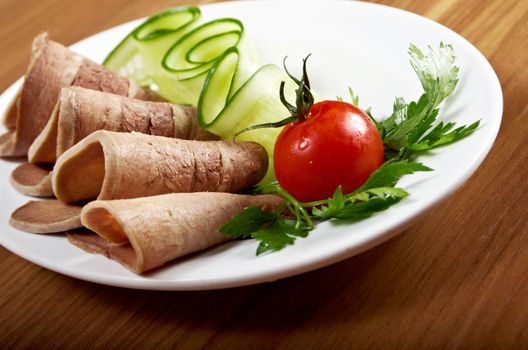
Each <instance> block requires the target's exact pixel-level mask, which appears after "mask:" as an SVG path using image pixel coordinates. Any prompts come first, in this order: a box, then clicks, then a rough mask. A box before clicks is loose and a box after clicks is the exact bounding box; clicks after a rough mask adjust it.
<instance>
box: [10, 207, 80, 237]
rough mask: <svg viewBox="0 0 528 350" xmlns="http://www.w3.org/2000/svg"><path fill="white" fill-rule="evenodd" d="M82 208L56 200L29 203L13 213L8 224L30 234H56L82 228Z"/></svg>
mask: <svg viewBox="0 0 528 350" xmlns="http://www.w3.org/2000/svg"><path fill="white" fill-rule="evenodd" d="M81 209H82V207H80V206H77V205H67V204H64V203H62V202H61V201H58V200H56V199H50V200H44V201H29V202H28V203H26V204H25V205H23V206H21V207H20V208H18V209H17V210H15V211H14V212H13V214H12V215H11V219H10V220H9V224H10V225H11V226H13V227H14V228H16V229H18V230H21V231H25V232H30V233H56V232H64V231H68V230H73V229H76V228H79V227H82V224H81V219H80V214H81Z"/></svg>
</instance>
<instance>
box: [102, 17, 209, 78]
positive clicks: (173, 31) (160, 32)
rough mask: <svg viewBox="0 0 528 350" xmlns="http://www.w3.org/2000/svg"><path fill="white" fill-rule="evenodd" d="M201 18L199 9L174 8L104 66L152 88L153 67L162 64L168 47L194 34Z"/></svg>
mask: <svg viewBox="0 0 528 350" xmlns="http://www.w3.org/2000/svg"><path fill="white" fill-rule="evenodd" d="M200 16H201V12H200V9H199V8H198V7H195V6H189V7H177V8H171V9H168V10H166V11H163V12H161V13H158V14H156V15H154V16H152V17H149V18H148V19H147V20H146V21H145V22H143V23H142V24H140V25H139V26H138V27H136V28H135V29H134V30H133V31H132V32H131V33H130V34H128V35H127V36H126V37H125V38H124V39H123V40H122V41H121V42H120V43H119V44H118V45H117V46H116V47H115V48H114V49H113V50H112V52H110V54H109V55H108V56H107V57H106V59H105V60H104V62H103V65H105V66H106V67H107V68H109V69H111V70H113V71H115V72H117V73H119V74H121V75H124V76H127V77H129V78H131V79H133V80H135V81H137V82H138V83H140V84H142V85H148V84H149V83H150V81H149V80H151V79H150V78H149V76H150V72H151V69H148V68H149V66H150V68H153V67H152V66H153V65H156V64H157V63H158V62H160V61H161V58H162V57H163V55H164V54H165V52H166V51H167V47H168V46H170V45H171V44H172V43H173V42H174V41H176V40H178V39H179V38H180V37H181V36H183V35H184V34H185V33H187V32H188V31H189V30H191V29H192V28H193V26H195V25H196V22H197V21H198V20H199V18H200ZM156 69H159V66H158V67H156Z"/></svg>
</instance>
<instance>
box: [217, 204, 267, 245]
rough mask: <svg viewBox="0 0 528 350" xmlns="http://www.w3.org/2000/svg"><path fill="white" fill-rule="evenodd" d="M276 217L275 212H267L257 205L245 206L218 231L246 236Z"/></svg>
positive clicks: (237, 236) (232, 235)
mask: <svg viewBox="0 0 528 350" xmlns="http://www.w3.org/2000/svg"><path fill="white" fill-rule="evenodd" d="M276 219H277V215H276V214H275V213H268V212H266V211H263V210H261V209H260V208H258V207H255V206H253V207H247V208H245V209H244V210H242V212H240V213H239V214H238V215H235V216H234V217H233V218H232V219H231V221H229V222H228V223H227V224H225V225H224V226H222V227H221V228H220V230H219V231H220V232H222V233H225V234H226V235H228V236H231V237H234V238H248V237H251V233H252V232H254V231H256V230H258V229H259V228H260V227H262V226H264V225H268V224H271V223H273V222H274V221H275V220H276Z"/></svg>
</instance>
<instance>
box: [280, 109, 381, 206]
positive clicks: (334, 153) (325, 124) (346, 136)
mask: <svg viewBox="0 0 528 350" xmlns="http://www.w3.org/2000/svg"><path fill="white" fill-rule="evenodd" d="M273 159H274V163H275V165H274V167H275V176H276V177H277V180H278V181H279V183H280V185H281V186H282V188H284V189H285V190H286V191H288V192H289V193H290V194H291V195H293V196H294V197H295V198H296V199H297V200H299V201H301V202H311V201H315V200H321V199H326V198H329V197H331V196H332V195H333V193H334V191H335V190H336V188H337V187H338V186H339V185H341V186H342V189H343V193H350V192H352V191H354V190H355V189H357V188H358V187H359V186H361V185H362V184H363V183H364V182H365V181H366V180H367V178H368V177H369V175H370V174H371V173H372V172H373V171H374V170H376V169H377V168H378V167H379V166H380V165H381V164H382V163H383V141H382V140H381V136H380V134H379V132H378V129H377V128H376V125H375V124H374V123H373V122H372V120H371V119H370V118H369V116H368V115H366V114H365V113H364V112H363V111H362V110H360V109H359V108H357V107H355V106H354V105H352V104H350V103H346V102H342V101H323V102H318V103H316V104H314V105H313V106H312V107H311V108H310V115H309V116H308V118H307V119H306V120H303V121H296V122H293V123H290V124H288V125H286V126H285V127H284V129H283V130H282V131H281V133H280V134H279V137H278V138H277V141H276V142H275V151H274V157H273Z"/></svg>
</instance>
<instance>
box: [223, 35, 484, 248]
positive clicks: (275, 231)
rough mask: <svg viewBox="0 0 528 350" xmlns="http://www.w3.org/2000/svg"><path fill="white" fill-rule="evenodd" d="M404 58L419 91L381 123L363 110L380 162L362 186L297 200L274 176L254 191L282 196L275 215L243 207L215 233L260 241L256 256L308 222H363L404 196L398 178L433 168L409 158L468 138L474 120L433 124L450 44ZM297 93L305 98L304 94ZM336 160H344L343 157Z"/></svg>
mask: <svg viewBox="0 0 528 350" xmlns="http://www.w3.org/2000/svg"><path fill="white" fill-rule="evenodd" d="M409 55H410V59H411V65H412V67H413V68H414V70H415V72H416V74H417V75H418V78H419V80H420V82H421V83H422V86H423V89H424V93H423V94H422V95H421V96H420V98H419V99H418V101H412V102H410V103H406V102H405V100H404V99H403V98H401V97H398V98H396V100H395V102H394V111H393V113H392V114H391V116H390V117H389V118H387V119H386V120H384V121H383V122H378V121H376V120H375V119H374V118H373V117H372V115H371V113H370V111H369V110H368V111H367V113H368V114H369V116H371V118H372V121H373V122H374V123H375V125H376V126H377V128H378V130H379V133H380V134H381V137H382V140H383V145H384V147H385V162H384V163H383V165H382V166H381V167H379V168H378V169H377V170H376V171H374V172H373V173H372V174H371V175H370V177H369V178H368V179H367V180H366V182H365V183H364V184H363V185H361V186H360V187H359V188H357V189H355V190H353V191H352V192H350V193H348V194H346V193H344V191H343V185H342V184H340V185H339V186H338V187H337V189H336V190H335V192H334V194H333V195H332V196H331V197H330V198H321V199H320V200H315V201H310V202H300V201H299V200H298V199H296V198H295V196H293V195H292V193H291V192H290V193H289V192H288V191H287V190H286V189H285V188H284V186H282V185H283V184H282V183H281V181H280V177H279V182H274V183H271V184H268V185H264V186H259V187H256V188H255V189H254V192H255V193H274V194H278V195H280V196H282V197H283V198H284V200H285V201H284V203H283V204H282V206H281V207H279V208H278V210H277V211H276V212H275V213H263V212H262V211H260V210H258V209H257V208H246V209H245V210H244V211H243V212H242V213H240V214H238V215H237V216H235V217H234V218H233V219H232V220H231V221H230V222H229V223H228V224H226V225H225V226H224V227H222V228H221V229H220V231H221V232H223V233H225V234H227V235H230V236H232V237H238V238H247V237H252V238H255V239H256V240H258V241H259V242H260V243H259V246H258V248H257V255H258V254H262V253H264V252H267V251H277V250H280V249H282V248H284V247H286V246H288V245H291V244H293V243H294V242H295V239H296V238H298V237H306V236H307V235H308V233H309V232H310V231H311V230H312V229H314V228H315V225H314V222H318V221H326V220H330V219H334V220H347V221H348V222H353V221H357V220H361V219H365V218H368V217H370V216H371V215H372V214H374V213H375V212H378V211H381V210H385V209H387V208H389V207H390V206H392V205H394V204H396V203H398V202H399V201H400V200H402V199H403V198H405V197H406V196H407V195H408V193H407V192H406V191H405V190H404V189H402V188H398V187H396V184H397V182H398V180H399V179H400V177H401V176H403V175H407V174H412V173H414V172H417V171H431V170H433V169H431V168H429V167H427V166H425V165H423V164H421V163H417V162H414V158H415V156H417V155H418V154H420V153H422V152H424V151H428V150H431V149H434V148H437V147H440V146H444V145H447V144H450V143H453V142H456V141H458V140H460V139H462V138H464V137H466V136H468V135H470V134H471V133H472V132H474V131H475V130H476V129H477V127H478V125H479V121H476V122H474V123H472V124H471V125H469V126H461V127H458V128H456V129H454V130H453V131H451V130H452V129H453V127H454V126H455V123H454V122H450V123H447V124H444V123H443V122H437V118H438V115H439V108H438V106H439V104H440V103H441V102H442V101H443V100H444V99H445V98H446V97H448V96H449V95H451V94H452V92H453V91H454V89H455V87H456V85H457V82H458V67H456V66H455V65H454V62H455V55H454V50H453V48H452V46H451V45H445V44H443V43H441V44H440V48H439V50H438V51H437V52H435V51H434V50H433V49H432V48H431V47H429V54H428V55H427V54H424V53H423V52H422V51H420V49H418V48H417V47H416V46H414V45H411V46H410V48H409ZM305 63H306V60H305V61H304V64H305ZM305 75H306V69H303V78H302V79H301V80H296V82H298V88H297V96H300V94H301V92H300V91H299V90H307V89H308V90H309V88H310V86H309V83H308V84H307V83H306V82H308V79H307V78H306V77H305ZM302 94H303V95H306V91H304V92H302ZM351 97H352V99H353V102H354V103H355V104H356V105H357V103H358V98H357V96H354V95H353V94H351ZM265 126H269V125H265ZM258 127H259V126H257V127H254V128H258ZM284 132H288V129H283V131H282V133H284ZM281 135H282V134H281ZM280 137H281V136H279V140H280ZM341 161H343V162H346V161H347V159H342V160H341ZM306 190H307V191H310V189H306Z"/></svg>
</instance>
